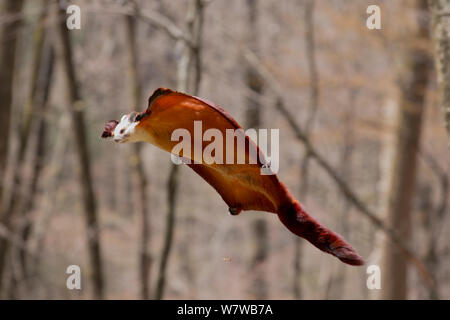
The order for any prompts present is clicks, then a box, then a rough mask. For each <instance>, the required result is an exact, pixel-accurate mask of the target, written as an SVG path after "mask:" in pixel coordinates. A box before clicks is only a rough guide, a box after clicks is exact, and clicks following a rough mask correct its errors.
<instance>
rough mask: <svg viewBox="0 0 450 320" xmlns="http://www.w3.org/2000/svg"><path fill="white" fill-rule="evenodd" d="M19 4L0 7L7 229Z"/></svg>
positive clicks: (3, 243) (1, 254) (2, 250)
mask: <svg viewBox="0 0 450 320" xmlns="http://www.w3.org/2000/svg"><path fill="white" fill-rule="evenodd" d="M22 6H23V1H22V0H6V1H2V3H1V4H0V15H1V16H4V17H5V18H6V19H7V21H5V22H3V25H2V26H1V28H0V83H1V85H0V118H1V119H2V125H1V126H0V212H1V213H2V215H1V217H0V222H1V223H2V224H3V225H4V226H5V227H9V225H10V217H9V216H7V215H6V214H5V212H4V211H3V193H4V190H3V184H4V176H5V174H4V173H5V168H6V162H7V159H8V145H9V131H10V130H9V127H10V115H11V103H12V90H13V74H14V64H15V53H16V43H17V36H18V32H19V28H20V23H21V21H22V17H21V16H20V14H21V12H22ZM7 241H8V240H7V239H5V238H1V239H0V289H1V288H2V286H3V282H2V280H3V271H4V268H5V266H6V265H5V257H6V247H7Z"/></svg>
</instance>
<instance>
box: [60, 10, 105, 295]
mask: <svg viewBox="0 0 450 320" xmlns="http://www.w3.org/2000/svg"><path fill="white" fill-rule="evenodd" d="M55 8H56V10H57V14H58V15H57V16H58V29H59V30H58V31H59V45H58V54H59V56H60V59H61V62H62V64H63V69H64V75H65V78H66V80H67V87H68V88H67V100H68V106H69V111H70V114H71V118H72V125H73V134H74V138H75V144H76V149H77V155H78V161H79V164H80V170H79V172H80V187H81V191H82V196H83V205H84V211H85V218H86V227H87V242H88V251H89V258H90V263H91V268H92V283H93V284H94V296H95V297H96V298H97V299H102V298H103V297H104V280H103V266H102V259H101V247H100V232H99V224H98V216H97V204H96V199H95V195H94V188H93V181H92V175H91V167H90V157H89V149H88V145H87V139H86V126H85V123H84V112H83V103H82V100H81V95H80V92H79V89H78V84H77V79H76V74H75V67H74V62H73V55H72V47H71V43H70V36H69V30H68V29H67V27H66V20H65V19H66V12H65V9H62V8H61V9H60V8H58V6H55Z"/></svg>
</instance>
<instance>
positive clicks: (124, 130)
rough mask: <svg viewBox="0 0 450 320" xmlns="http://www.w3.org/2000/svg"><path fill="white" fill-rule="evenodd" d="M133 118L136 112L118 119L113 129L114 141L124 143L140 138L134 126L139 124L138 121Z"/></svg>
mask: <svg viewBox="0 0 450 320" xmlns="http://www.w3.org/2000/svg"><path fill="white" fill-rule="evenodd" d="M135 119H136V112H132V113H130V114H126V115H124V116H122V119H120V122H119V123H118V124H117V126H116V128H115V129H114V134H113V137H114V141H115V142H120V143H124V142H136V141H139V140H140V139H138V135H137V134H136V126H137V125H138V124H139V121H135Z"/></svg>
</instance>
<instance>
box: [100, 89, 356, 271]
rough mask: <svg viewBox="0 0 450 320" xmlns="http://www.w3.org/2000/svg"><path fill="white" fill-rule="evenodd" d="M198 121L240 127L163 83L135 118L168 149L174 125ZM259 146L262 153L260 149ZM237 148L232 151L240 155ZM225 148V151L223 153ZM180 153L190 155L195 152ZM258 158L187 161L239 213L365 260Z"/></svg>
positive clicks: (350, 259) (343, 256)
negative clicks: (260, 215)
mask: <svg viewBox="0 0 450 320" xmlns="http://www.w3.org/2000/svg"><path fill="white" fill-rule="evenodd" d="M197 120H201V121H202V123H203V126H204V129H207V128H216V129H219V130H221V131H222V133H224V134H225V131H226V129H241V127H240V126H239V124H238V123H237V122H236V121H235V120H234V119H233V118H232V117H231V116H230V115H229V114H228V113H226V112H225V111H224V110H223V109H222V108H220V107H218V106H216V105H214V104H212V103H210V102H208V101H206V100H204V99H200V98H197V97H193V96H190V95H187V94H184V93H180V92H175V91H172V90H170V89H163V88H160V89H158V90H156V91H155V93H154V94H153V95H152V96H151V97H150V98H149V105H148V108H147V110H146V111H144V112H142V113H139V114H138V115H137V117H136V121H140V123H139V124H138V126H137V127H140V128H143V129H144V130H146V131H147V133H148V134H149V135H151V136H152V138H153V140H152V143H154V144H155V145H156V146H158V147H160V148H161V149H164V150H166V151H168V152H171V150H173V147H174V145H175V144H177V142H175V141H171V138H170V137H171V133H172V132H173V130H175V129H179V128H184V129H186V130H189V132H190V133H191V136H193V122H194V121H197ZM116 125H117V122H116V123H115V124H114V123H113V122H111V121H110V122H108V123H107V124H106V126H105V131H104V133H103V134H104V135H108V134H109V135H108V136H111V132H112V130H114V127H115V126H116ZM102 136H103V135H102ZM245 144H246V145H245V152H246V157H247V158H246V159H247V160H248V159H249V157H250V154H249V148H250V146H254V142H253V141H251V140H250V138H248V137H247V136H246V137H245ZM205 145H206V143H205ZM205 145H203V148H204V147H205ZM255 147H256V148H257V150H258V152H259V148H258V147H257V146H255ZM236 148H237V147H236ZM192 150H193V149H192ZM236 150H237V149H235V150H234V154H237V153H236ZM226 151H227V150H225V149H224V150H223V154H224V158H225V153H226ZM180 156H183V157H185V158H190V157H191V156H192V155H184V154H180ZM191 159H192V158H191ZM259 160H260V159H258V161H257V163H255V164H249V162H248V161H246V164H210V165H208V164H205V163H192V164H188V166H189V167H190V168H191V169H192V170H194V171H195V172H196V173H197V174H198V175H200V176H201V177H202V178H203V179H204V180H205V181H206V182H208V183H209V184H210V185H211V186H212V187H213V188H214V189H215V190H216V191H217V192H218V193H219V194H220V196H221V197H222V199H223V200H224V201H225V202H226V203H227V205H228V206H229V208H230V213H232V214H239V213H240V212H241V210H259V211H268V212H272V213H276V214H277V215H278V217H279V218H280V220H281V222H282V223H283V224H284V225H285V226H286V227H287V228H288V229H289V230H290V231H291V232H293V233H294V234H296V235H298V236H300V237H302V238H305V239H306V240H308V241H309V242H311V243H312V244H313V245H314V246H316V247H317V248H319V249H320V250H322V251H324V252H327V253H329V254H332V255H334V256H336V257H337V258H339V259H340V260H341V261H343V262H345V263H347V264H350V265H362V264H364V261H363V259H362V258H361V257H360V256H359V255H358V254H357V253H356V252H355V250H354V249H353V248H352V247H351V246H350V245H349V244H348V243H347V242H345V241H344V240H343V239H342V238H341V237H340V236H339V235H338V234H336V233H334V232H332V231H331V230H329V229H327V228H325V227H324V226H322V225H321V224H320V223H319V222H318V221H316V220H315V219H314V218H313V217H311V216H310V215H309V214H307V213H306V211H305V210H304V209H303V208H302V207H301V205H300V204H299V203H298V201H296V200H295V199H294V198H293V197H292V196H291V194H290V193H289V192H288V191H287V189H286V188H285V186H284V185H283V184H282V183H281V182H280V181H279V180H278V177H277V176H276V175H275V174H274V175H261V172H260V168H261V161H259Z"/></svg>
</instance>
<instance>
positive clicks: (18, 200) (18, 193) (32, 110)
mask: <svg viewBox="0 0 450 320" xmlns="http://www.w3.org/2000/svg"><path fill="white" fill-rule="evenodd" d="M47 2H48V1H43V2H42V8H41V9H42V11H41V14H40V17H39V21H38V25H37V27H36V29H35V32H34V36H33V40H34V48H33V59H32V64H31V70H32V71H31V85H30V88H31V89H30V92H29V94H28V97H27V99H26V102H25V106H24V109H23V114H22V121H21V123H20V132H19V133H20V136H19V147H18V154H17V158H16V160H15V165H14V168H13V185H12V190H11V194H10V196H9V198H8V199H7V203H6V207H5V212H4V215H5V217H8V219H9V220H10V221H12V219H13V217H15V216H16V214H17V213H18V212H19V211H20V209H21V207H23V203H22V200H23V199H22V198H23V197H22V194H23V193H22V191H23V190H22V186H23V178H24V177H23V168H24V165H25V154H26V151H27V146H28V141H29V138H30V130H31V126H32V124H33V121H34V119H35V118H36V117H37V116H38V115H39V114H38V113H37V112H36V105H39V106H40V103H41V101H39V93H40V91H39V90H38V89H39V80H41V79H40V77H39V75H40V69H41V65H42V63H41V62H42V52H43V45H44V39H45V27H44V23H45V20H46V17H47ZM10 227H11V228H12V229H15V228H16V227H15V226H13V225H12V222H11V224H10ZM6 250H8V249H6ZM19 250H20V251H22V253H24V250H23V248H22V249H19ZM12 256H14V254H12ZM17 272H18V270H17Z"/></svg>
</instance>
